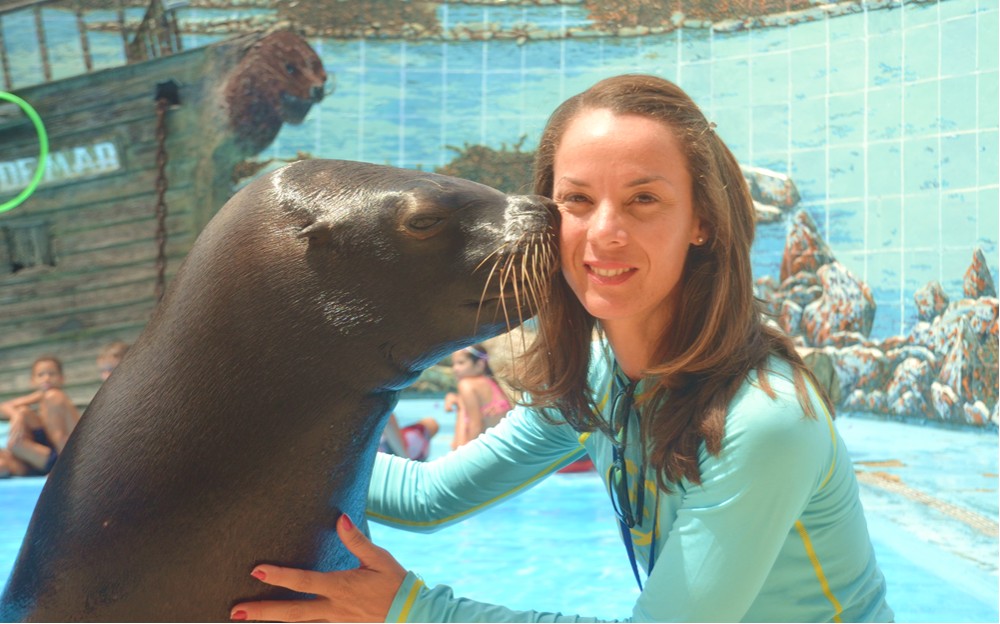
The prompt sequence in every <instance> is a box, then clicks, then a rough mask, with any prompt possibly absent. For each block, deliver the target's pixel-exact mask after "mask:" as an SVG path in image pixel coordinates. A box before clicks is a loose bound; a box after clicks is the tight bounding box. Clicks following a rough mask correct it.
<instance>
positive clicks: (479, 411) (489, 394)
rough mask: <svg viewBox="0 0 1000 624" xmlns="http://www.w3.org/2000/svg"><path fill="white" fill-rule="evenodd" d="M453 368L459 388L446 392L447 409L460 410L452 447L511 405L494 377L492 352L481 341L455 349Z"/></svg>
mask: <svg viewBox="0 0 1000 624" xmlns="http://www.w3.org/2000/svg"><path fill="white" fill-rule="evenodd" d="M451 369H452V371H454V373H455V379H456V380H457V381H458V392H457V393H455V392H449V393H448V394H447V395H446V396H445V399H444V409H445V411H447V412H450V411H453V410H455V411H456V412H457V413H456V414H455V437H454V439H453V440H452V442H451V448H452V449H457V448H458V447H460V446H462V445H463V444H466V443H468V442H470V441H472V440H475V439H476V438H477V437H478V436H479V434H481V433H482V432H484V431H486V430H487V429H489V428H490V427H493V426H495V425H496V424H497V423H499V422H500V419H501V418H503V417H504V416H505V415H506V414H507V412H508V411H510V409H511V407H512V405H511V402H510V399H509V398H508V397H507V394H506V393H505V392H504V391H503V388H501V387H500V384H498V383H497V381H496V379H495V378H494V377H493V370H492V369H491V368H490V363H489V354H488V353H487V352H486V347H484V346H483V345H482V344H476V345H472V346H471V347H466V348H465V349H461V350H459V351H456V352H455V353H453V354H452V356H451Z"/></svg>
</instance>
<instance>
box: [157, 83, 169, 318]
mask: <svg viewBox="0 0 1000 624" xmlns="http://www.w3.org/2000/svg"><path fill="white" fill-rule="evenodd" d="M170 105H171V102H170V100H169V98H167V97H166V96H161V97H160V98H158V99H157V100H156V290H155V292H156V302H157V303H159V302H160V300H162V299H163V293H164V291H165V290H166V285H167V277H166V273H167V200H166V195H167V109H168V108H170Z"/></svg>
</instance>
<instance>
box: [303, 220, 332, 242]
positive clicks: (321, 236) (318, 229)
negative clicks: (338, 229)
mask: <svg viewBox="0 0 1000 624" xmlns="http://www.w3.org/2000/svg"><path fill="white" fill-rule="evenodd" d="M332 237H333V224H331V223H330V222H329V221H316V222H315V223H310V224H309V225H307V226H306V227H304V228H302V230H301V231H299V233H298V234H297V235H296V238H308V239H309V244H310V245H321V246H324V247H325V246H327V245H329V244H330V239H331V238H332Z"/></svg>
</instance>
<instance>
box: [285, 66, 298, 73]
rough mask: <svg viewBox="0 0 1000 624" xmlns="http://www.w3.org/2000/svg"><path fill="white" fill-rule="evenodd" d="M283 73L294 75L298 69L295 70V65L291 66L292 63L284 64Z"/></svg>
mask: <svg viewBox="0 0 1000 624" xmlns="http://www.w3.org/2000/svg"><path fill="white" fill-rule="evenodd" d="M285 71H287V72H288V73H289V74H293V75H294V74H295V72H297V71H298V68H296V67H295V65H293V64H292V63H285Z"/></svg>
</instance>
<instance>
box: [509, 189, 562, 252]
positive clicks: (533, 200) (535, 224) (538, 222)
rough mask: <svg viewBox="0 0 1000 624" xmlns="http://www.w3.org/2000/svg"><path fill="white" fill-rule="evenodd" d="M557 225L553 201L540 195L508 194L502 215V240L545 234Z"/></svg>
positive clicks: (557, 214)
mask: <svg viewBox="0 0 1000 624" xmlns="http://www.w3.org/2000/svg"><path fill="white" fill-rule="evenodd" d="M558 225H559V210H558V208H557V207H556V204H555V202H553V201H552V200H551V199H548V198H547V197H542V196H540V195H510V196H509V197H508V198H507V210H506V212H505V215H504V242H507V243H511V242H517V241H521V240H523V239H524V238H525V237H526V236H527V237H533V236H547V235H549V234H552V233H553V232H554V231H555V229H556V228H557V227H558Z"/></svg>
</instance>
